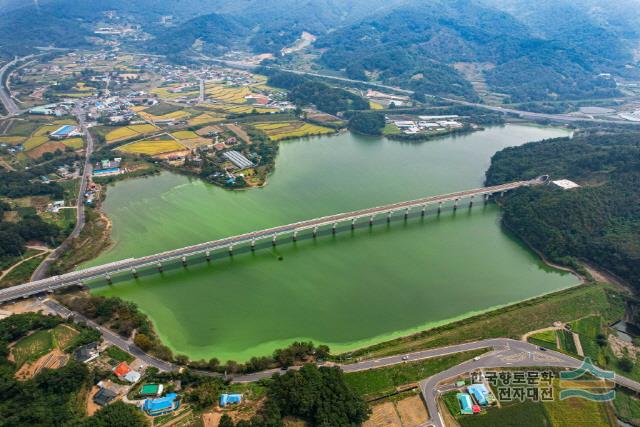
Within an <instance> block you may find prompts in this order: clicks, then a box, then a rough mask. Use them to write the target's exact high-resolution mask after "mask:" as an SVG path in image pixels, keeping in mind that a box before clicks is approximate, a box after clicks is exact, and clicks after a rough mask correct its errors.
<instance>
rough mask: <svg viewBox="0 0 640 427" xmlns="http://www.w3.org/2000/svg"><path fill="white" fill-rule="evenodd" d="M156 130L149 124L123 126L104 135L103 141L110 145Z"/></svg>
mask: <svg viewBox="0 0 640 427" xmlns="http://www.w3.org/2000/svg"><path fill="white" fill-rule="evenodd" d="M157 130H158V128H157V127H156V126H154V125H150V124H144V125H131V126H123V127H119V128H116V129H114V130H112V131H110V132H108V133H107V134H106V135H105V139H106V141H107V144H112V143H114V142H119V141H124V140H126V139H130V138H134V137H137V136H140V135H143V134H146V133H151V132H155V131H157Z"/></svg>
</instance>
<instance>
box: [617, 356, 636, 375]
mask: <svg viewBox="0 0 640 427" xmlns="http://www.w3.org/2000/svg"><path fill="white" fill-rule="evenodd" d="M618 368H620V369H622V370H623V371H625V372H631V370H632V369H633V361H632V360H631V359H629V358H628V357H626V356H625V357H623V358H622V359H620V360H618Z"/></svg>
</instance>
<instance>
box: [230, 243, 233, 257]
mask: <svg viewBox="0 0 640 427" xmlns="http://www.w3.org/2000/svg"><path fill="white" fill-rule="evenodd" d="M229 256H233V245H229Z"/></svg>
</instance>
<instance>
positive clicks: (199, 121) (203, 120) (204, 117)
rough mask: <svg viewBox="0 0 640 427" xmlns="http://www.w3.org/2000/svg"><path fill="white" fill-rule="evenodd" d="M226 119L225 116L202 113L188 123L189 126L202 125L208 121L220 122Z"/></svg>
mask: <svg viewBox="0 0 640 427" xmlns="http://www.w3.org/2000/svg"><path fill="white" fill-rule="evenodd" d="M221 121H224V117H215V116H212V115H211V114H201V115H199V116H197V117H194V118H193V119H191V120H189V121H188V122H187V124H188V125H189V126H200V125H204V124H207V123H218V122H221Z"/></svg>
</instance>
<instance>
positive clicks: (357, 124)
mask: <svg viewBox="0 0 640 427" xmlns="http://www.w3.org/2000/svg"><path fill="white" fill-rule="evenodd" d="M384 125H385V122H384V114H381V113H372V112H368V113H363V112H354V113H353V114H352V115H351V118H350V119H349V129H350V130H352V131H354V132H357V133H362V134H365V135H382V130H383V129H384Z"/></svg>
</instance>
